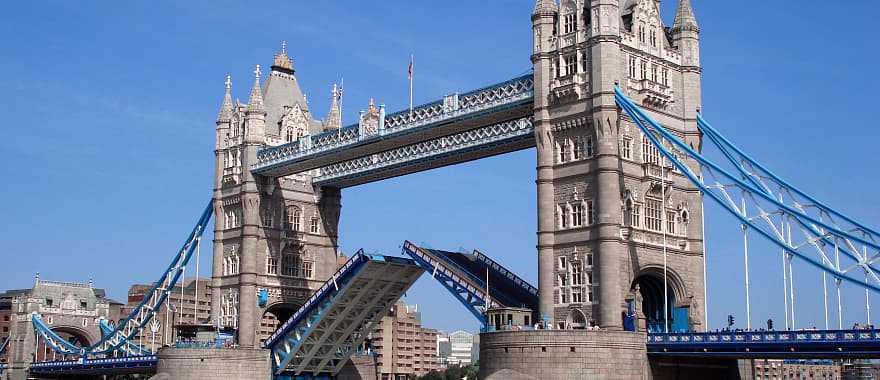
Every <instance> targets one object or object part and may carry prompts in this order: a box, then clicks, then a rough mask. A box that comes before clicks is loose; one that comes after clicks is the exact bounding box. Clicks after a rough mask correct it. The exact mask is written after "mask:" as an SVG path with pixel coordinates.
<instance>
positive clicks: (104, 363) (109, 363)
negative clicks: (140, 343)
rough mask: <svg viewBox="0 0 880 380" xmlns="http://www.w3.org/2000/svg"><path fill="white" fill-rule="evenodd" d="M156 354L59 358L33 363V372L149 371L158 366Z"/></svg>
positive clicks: (102, 372) (93, 372)
mask: <svg viewBox="0 0 880 380" xmlns="http://www.w3.org/2000/svg"><path fill="white" fill-rule="evenodd" d="M158 361H159V358H158V357H157V356H156V355H141V356H127V357H122V358H106V359H80V360H59V361H48V362H36V363H31V365H30V368H28V371H29V372H31V373H33V374H56V375H61V374H65V375H84V374H102V375H110V374H129V373H148V372H152V371H154V370H155V368H156V364H157V363H158Z"/></svg>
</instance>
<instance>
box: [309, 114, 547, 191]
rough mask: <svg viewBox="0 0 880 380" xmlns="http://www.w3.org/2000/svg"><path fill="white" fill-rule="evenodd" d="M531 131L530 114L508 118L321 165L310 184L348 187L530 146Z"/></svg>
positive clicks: (531, 144)
mask: <svg viewBox="0 0 880 380" xmlns="http://www.w3.org/2000/svg"><path fill="white" fill-rule="evenodd" d="M534 133H535V128H534V125H533V123H532V118H531V117H523V118H519V119H514V120H509V121H505V122H501V123H497V124H492V125H488V126H485V127H481V128H477V129H471V130H469V131H465V132H461V133H457V134H454V135H449V136H445V137H438V138H435V139H430V140H426V141H422V142H418V143H415V144H412V145H407V146H402V147H399V148H395V149H391V150H387V151H384V152H379V153H375V154H371V155H368V156H364V157H360V158H357V159H354V160H349V161H343V162H339V163H336V164H333V165H329V166H324V167H321V168H320V174H319V175H318V176H317V177H315V179H314V181H313V184H314V185H316V186H333V187H339V188H342V187H349V186H354V185H359V184H363V183H367V182H373V181H378V180H381V179H387V178H391V177H396V176H400V175H404V174H408V173H412V172H416V171H423V170H427V169H433V168H438V167H442V166H447V165H453V164H458V163H462V162H467V161H471V160H475V159H479V158H484V157H488V156H494V155H498V154H502V153H509V152H512V151H516V150H521V149H526V148H531V147H533V146H534V145H535V139H534Z"/></svg>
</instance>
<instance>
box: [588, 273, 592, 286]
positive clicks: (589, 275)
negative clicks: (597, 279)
mask: <svg viewBox="0 0 880 380" xmlns="http://www.w3.org/2000/svg"><path fill="white" fill-rule="evenodd" d="M592 283H593V272H587V284H592Z"/></svg>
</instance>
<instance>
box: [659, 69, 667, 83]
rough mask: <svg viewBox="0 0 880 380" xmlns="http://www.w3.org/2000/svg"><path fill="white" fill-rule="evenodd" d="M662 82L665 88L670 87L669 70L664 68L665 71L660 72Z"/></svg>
mask: <svg viewBox="0 0 880 380" xmlns="http://www.w3.org/2000/svg"><path fill="white" fill-rule="evenodd" d="M660 74H661V75H660V80H661V81H662V83H663V85H664V86H669V69H667V68H664V69H663V71H661V72H660Z"/></svg>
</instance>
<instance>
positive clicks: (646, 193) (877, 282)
mask: <svg viewBox="0 0 880 380" xmlns="http://www.w3.org/2000/svg"><path fill="white" fill-rule="evenodd" d="M531 20H532V31H533V52H532V53H533V54H532V55H531V61H532V63H533V70H532V72H531V73H530V74H527V75H524V76H520V77H517V78H513V79H510V80H505V81H503V82H500V83H498V84H494V85H490V86H487V87H484V88H481V89H478V90H473V91H463V92H457V93H452V94H448V95H445V96H443V97H442V98H438V99H437V100H436V101H434V102H431V103H428V104H425V105H421V106H418V107H414V108H413V109H411V110H402V111H399V112H394V113H390V114H388V113H386V110H385V107H384V105H379V106H376V105H375V104H374V103H372V102H371V104H370V106H369V108H368V109H367V110H366V111H364V112H361V114H360V116H359V120H358V122H357V123H356V124H352V125H348V126H343V124H342V119H341V112H340V109H339V93H338V92H337V90H336V89H334V91H333V92H332V97H331V107H330V112H329V113H328V115H327V117H326V118H324V119H323V120H318V118H317V117H315V116H314V115H313V114H312V113H311V111H310V110H309V106H308V103H307V102H306V101H305V98H304V96H303V95H302V91H301V90H300V88H299V84H298V81H297V77H296V72H295V70H294V67H293V63H292V60H291V59H290V57H289V56H288V53H287V50H286V46H282V49H281V51H280V52H279V53H278V54H276V55H275V56H274V59H273V64H272V65H271V67H270V69H269V70H268V75H267V76H266V79H265V82H264V81H263V71H262V70H261V67H260V66H259V65H257V66H256V69H255V70H254V78H253V83H252V85H251V86H250V93H249V97H248V100H247V103H246V104H241V103H238V102H233V101H232V95H231V93H232V84H231V79H230V78H227V81H226V92H225V95H224V96H223V100H222V103H221V107H220V111H219V114H218V117H217V120H216V123H215V127H216V143H215V157H216V160H215V176H214V183H213V196H212V201H211V203H210V204H209V206H208V207H207V208H206V210H205V211H204V212H203V213H202V214H201V217H200V218H199V219H198V221H197V222H196V225H195V227H194V229H193V230H192V232H190V234H189V235H187V238H186V240H184V244H183V245H182V247H181V248H180V250H178V251H177V253H176V254H175V255H174V257H173V259H172V263H171V265H170V266H169V267H168V269H167V270H166V271H165V272H163V274H162V275H161V277H160V279H159V280H158V281H157V282H156V283H155V286H154V288H153V289H151V290H150V292H149V293H148V294H147V295H146V296H145V297H144V301H143V302H142V303H141V305H139V306H138V307H137V308H136V309H135V310H133V311H132V312H131V314H130V315H128V316H127V317H124V318H117V319H113V318H108V319H110V320H120V323H119V324H116V325H112V326H111V325H101V326H103V327H104V331H103V332H100V331H101V330H100V329H99V325H98V324H95V326H94V329H92V330H89V331H90V334H98V335H88V334H86V335H88V336H83V337H82V338H84V339H82V340H80V341H79V342H78V343H76V342H71V341H70V339H69V337H66V336H62V335H61V334H62V333H63V332H64V331H63V330H64V329H63V328H61V327H62V326H60V325H58V324H56V323H54V321H53V320H52V319H51V318H53V316H52V312H53V311H52V310H50V309H51V308H52V305H45V304H43V305H42V306H41V307H38V308H31V307H30V306H29V307H27V308H23V309H22V310H24V309H27V311H26V313H28V314H26V315H24V317H22V318H21V321H18V322H21V323H20V326H22V327H21V328H19V329H17V330H16V333H15V334H13V337H12V338H11V339H10V344H9V346H10V347H11V350H12V351H11V352H12V353H13V360H12V365H11V366H10V369H11V371H10V374H11V378H15V379H18V378H23V376H24V375H25V371H26V370H28V369H29V370H30V373H31V374H35V375H40V374H51V375H52V376H64V375H76V374H84V373H87V374H92V373H103V374H107V373H122V372H125V371H127V372H131V371H157V372H158V373H159V375H162V374H165V375H168V376H173V377H175V378H182V379H185V378H204V377H211V376H214V377H217V376H224V375H225V376H233V377H256V378H268V377H270V376H276V377H278V378H290V377H297V378H309V377H311V378H329V377H332V376H335V375H338V374H339V373H340V371H341V369H342V368H343V366H344V365H345V363H346V362H347V360H348V358H349V356H350V355H351V354H352V353H354V352H356V351H357V350H358V347H360V346H361V343H363V341H364V339H365V338H366V336H367V335H368V334H369V332H370V330H371V328H372V326H373V325H374V324H375V323H376V321H377V320H378V318H381V316H382V314H383V312H384V310H387V308H388V307H390V305H392V304H393V303H394V302H395V301H396V300H397V299H398V298H399V297H400V296H401V295H402V294H403V293H404V292H405V291H406V290H407V289H408V288H409V286H410V285H411V284H412V283H413V282H414V281H416V279H417V278H418V277H419V276H420V275H422V273H423V272H424V274H425V276H431V277H432V278H434V279H435V280H438V281H439V282H440V283H441V284H442V285H443V286H444V287H445V288H446V289H447V290H448V291H449V292H450V293H451V294H452V295H453V296H454V297H455V298H456V299H458V300H459V301H460V302H461V303H462V305H463V306H464V308H465V309H466V310H467V311H469V312H470V313H471V314H472V315H473V316H474V317H475V318H476V319H477V320H478V321H480V322H481V324H482V325H483V326H484V333H483V335H482V337H481V355H480V356H481V376H482V377H484V378H489V379H493V378H505V377H506V376H513V375H516V376H523V377H528V376H531V377H533V378H542V377H547V376H551V377H554V378H581V377H584V376H591V377H597V378H633V377H635V378H658V379H662V378H671V377H673V376H674V375H675V374H674V373H673V372H675V371H692V373H691V374H693V375H694V376H704V377H713V376H721V375H725V376H726V375H727V374H728V373H729V371H731V370H733V371H736V370H737V365H736V362H735V360H734V359H741V358H755V357H841V356H847V357H856V356H858V357H877V356H878V355H880V351H878V350H876V349H875V347H877V345H878V344H880V332H877V331H876V330H864V331H855V330H853V331H848V330H844V329H843V328H842V324H841V323H842V322H841V321H842V311H841V307H840V306H838V318H837V320H838V323H839V325H838V329H836V330H835V329H827V330H822V331H815V332H797V331H789V330H795V328H796V323H795V320H794V310H795V306H794V295H793V287H794V282H793V280H792V278H791V277H790V273H791V261H792V260H795V259H797V260H802V261H804V262H807V263H809V264H811V265H812V266H814V267H816V268H817V269H818V270H820V271H821V272H822V274H823V281H825V282H826V284H825V285H827V277H826V276H831V279H832V281H833V284H834V286H836V287H837V289H838V295H837V301H838V305H840V293H839V289H840V285H841V284H842V283H849V284H854V285H855V286H859V287H860V288H864V289H866V290H867V291H880V277H878V276H877V275H876V270H875V263H876V261H877V260H880V259H878V258H880V245H878V243H877V241H880V234H878V233H877V232H875V231H874V230H873V229H871V228H869V227H866V224H864V223H861V222H858V221H856V220H854V219H852V218H849V217H847V216H846V215H844V214H843V213H841V212H839V211H837V210H836V209H834V208H832V207H830V206H827V205H825V204H824V203H822V202H820V201H818V200H816V199H814V198H813V197H811V196H809V195H808V194H807V193H805V192H803V191H801V190H799V189H798V188H797V187H795V186H794V185H792V184H790V183H788V182H785V181H784V180H782V179H781V177H780V176H778V175H776V174H774V173H772V172H771V171H770V170H769V169H767V168H766V167H765V166H763V165H762V164H761V163H760V162H759V161H758V160H757V159H755V158H753V157H751V156H749V155H748V154H747V153H745V152H744V151H743V150H741V149H739V148H738V147H737V146H736V145H734V143H733V142H731V141H729V140H727V139H726V138H725V137H724V136H723V134H722V133H721V132H720V130H719V129H715V128H714V127H712V126H711V125H710V124H709V123H708V122H707V121H706V120H705V119H704V118H703V117H702V115H700V114H699V110H700V107H701V104H702V97H701V71H702V68H701V63H700V27H699V25H698V23H697V18H696V16H695V14H694V10H693V7H692V5H691V2H690V0H679V2H678V4H677V10H676V15H675V20H674V22H673V23H672V25H671V26H670V27H668V28H667V27H665V26H664V25H665V24H664V22H663V20H662V19H661V17H660V13H659V1H656V0H626V1H623V0H591V1H586V0H562V1H561V3H556V2H555V1H553V0H537V1H536V4H535V7H534V9H533V11H532V15H531ZM707 146H711V147H713V149H716V150H717V151H718V152H720V154H721V156H722V157H721V158H720V159H715V158H710V157H707V155H706V154H704V153H703V149H704V147H707ZM530 148H535V154H536V178H537V181H536V186H537V221H538V223H537V225H538V230H537V247H536V248H537V252H536V253H537V255H536V256H537V264H538V283H537V284H535V285H532V284H529V283H527V282H526V281H524V280H522V279H521V278H520V277H519V276H517V275H516V274H514V273H512V272H510V271H509V270H507V269H505V268H504V267H503V265H502V264H501V260H500V258H499V257H496V259H490V258H489V257H488V256H487V255H485V254H483V253H481V252H479V251H474V252H473V253H461V252H450V251H443V250H437V249H429V248H427V247H419V246H416V245H415V244H412V243H410V242H405V243H404V244H403V246H402V250H403V252H402V253H403V254H404V255H406V256H409V258H400V257H390V256H379V255H366V254H364V253H363V252H358V253H357V254H355V255H353V256H352V257H351V258H350V259H349V260H348V261H347V262H346V263H345V264H343V265H342V266H337V265H338V264H337V259H338V258H339V252H338V222H339V217H340V213H341V194H342V191H341V190H342V189H343V188H346V187H351V186H356V185H360V184H365V183H369V182H374V181H380V180H383V179H387V178H392V177H396V176H401V175H406V174H410V173H414V172H419V171H424V170H430V169H434V168H438V167H442V166H446V165H453V164H457V163H461V162H465V161H471V160H476V159H481V158H485V157H490V156H494V155H499V154H504V153H508V152H513V151H517V150H522V149H530ZM706 199H708V200H709V201H711V202H716V203H718V204H719V205H720V206H721V208H722V209H723V210H725V211H726V212H728V213H729V214H731V215H733V216H734V217H736V218H737V223H739V224H738V225H735V226H734V227H733V228H734V229H735V230H736V231H737V233H742V234H743V235H744V247H745V262H746V265H747V264H748V240H747V238H748V236H749V235H750V234H751V235H755V236H758V237H759V238H760V239H763V240H764V241H766V242H768V243H769V244H773V245H775V246H776V247H778V248H779V254H781V256H782V260H783V263H784V265H788V269H787V271H788V272H786V273H787V274H788V275H789V277H787V278H786V280H787V281H789V282H788V283H787V285H786V286H791V287H792V293H791V298H790V300H791V304H790V305H789V304H788V298H786V313H788V312H789V311H791V319H790V320H789V318H788V316H786V329H785V331H772V332H756V331H745V332H736V331H735V332H721V333H719V332H716V333H712V332H708V331H706V330H707V327H708V326H707V321H708V317H707V313H706V311H707V306H706V303H707V299H706V290H705V288H706V278H707V277H708V276H709V274H707V273H706V267H705V253H706V249H705V245H704V236H703V227H704V226H703V202H704V201H705V200H706ZM212 216H213V217H214V238H213V245H212V249H213V252H212V254H213V268H212V279H211V287H212V292H211V297H212V300H211V301H212V306H213V310H212V316H211V322H212V324H216V325H217V326H218V327H220V328H228V329H232V330H234V331H236V336H235V342H236V345H237V346H238V348H237V349H235V350H224V349H210V350H203V351H180V350H191V349H193V348H192V347H188V348H166V349H163V350H160V351H159V352H158V353H156V352H152V351H150V350H148V349H146V348H145V347H143V346H139V345H137V344H136V343H135V342H134V341H133V340H132V339H133V337H135V336H138V334H140V333H141V332H142V331H143V329H145V328H147V326H149V324H150V322H151V321H152V320H153V319H155V318H158V317H160V316H157V310H159V306H161V305H162V303H163V302H165V300H166V298H167V295H168V292H169V289H173V288H174V286H176V284H177V283H178V282H179V281H180V279H181V277H182V276H184V274H185V273H186V271H187V269H186V268H187V264H188V263H189V262H190V258H191V257H192V256H193V254H194V252H195V254H196V255H197V254H198V253H197V252H198V251H199V247H200V243H201V236H202V234H203V232H204V230H205V229H206V228H207V227H208V225H209V224H208V223H209V221H210V218H211V217H212ZM746 272H747V273H748V267H746ZM861 274H864V276H865V279H864V281H862V279H861V278H860V277H858V276H856V275H861ZM490 283H491V284H494V285H490ZM746 283H747V285H746V286H747V289H748V282H746ZM44 285H46V286H48V284H44ZM746 294H747V297H748V292H747V293H746ZM866 294H867V293H866ZM788 296H789V293H788V288H786V297H788ZM825 297H826V301H827V300H828V295H827V293H826V295H825ZM87 304H88V303H87ZM748 304H749V303H748V298H747V302H746V305H748ZM789 306H790V307H791V308H790V309H789ZM102 307H103V306H102ZM98 310H104V309H102V308H100V307H99V308H98ZM96 313H98V314H101V313H104V314H107V313H105V312H102V311H99V312H96ZM166 313H167V308H166ZM98 314H96V315H94V316H91V317H92V318H98V317H107V316H106V315H104V314H101V315H98ZM748 315H749V311H748V310H747V316H748ZM502 316H503V318H502ZM747 318H750V317H747ZM826 318H827V317H826ZM98 319H100V318H98ZM514 321H516V323H514ZM268 322H271V323H272V325H273V326H275V327H277V328H276V329H274V331H273V332H272V333H270V334H264V333H262V332H261V330H260V329H259V328H258V327H259V326H260V325H261V323H268ZM789 322H791V323H790V324H789ZM96 323H97V322H96ZM748 324H749V326H751V322H750V320H749V321H748ZM535 325H538V326H541V327H543V329H535ZM586 327H590V328H586ZM25 342H34V343H36V345H37V347H29V346H28V344H30V343H27V344H25ZM8 350H9V349H8ZM0 351H2V349H0ZM37 352H41V353H49V354H50V355H54V357H53V358H52V359H49V358H47V357H46V356H45V355H44V356H43V357H39V356H35V353H37ZM193 352H197V353H198V354H197V356H198V357H200V359H201V362H200V363H207V364H198V363H195V362H194V359H193V357H197V356H193V355H196V354H194V353H193ZM236 355H237V356H236ZM243 355H244V356H243ZM242 358H247V359H242ZM563 358H564V359H563ZM242 360H244V361H247V360H250V361H251V362H250V365H246V364H242ZM206 361H207V362H206ZM670 371H673V372H670ZM689 373H690V372H689Z"/></svg>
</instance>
